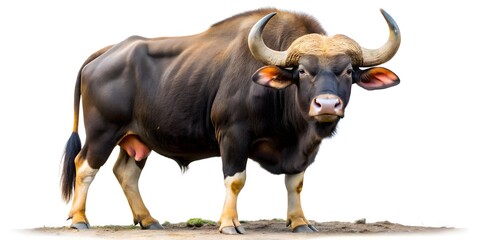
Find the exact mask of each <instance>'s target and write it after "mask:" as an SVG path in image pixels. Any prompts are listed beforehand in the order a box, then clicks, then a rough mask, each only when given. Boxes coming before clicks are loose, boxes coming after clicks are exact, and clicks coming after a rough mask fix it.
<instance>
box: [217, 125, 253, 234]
mask: <svg viewBox="0 0 480 240" xmlns="http://www.w3.org/2000/svg"><path fill="white" fill-rule="evenodd" d="M241 126H242V125H241V124H236V125H234V126H232V127H230V128H225V129H223V131H219V132H220V134H219V143H220V154H221V156H222V165H223V166H222V167H223V177H224V182H225V191H226V195H225V203H224V205H223V211H222V215H221V216H220V221H219V222H220V229H219V230H220V232H221V233H224V234H243V233H245V229H244V228H243V226H242V225H240V221H239V220H238V213H237V198H238V194H239V193H240V191H241V190H242V188H243V186H244V185H245V180H246V176H247V175H246V168H247V159H248V156H247V152H248V137H246V136H245V133H246V132H248V131H245V128H243V127H241Z"/></svg>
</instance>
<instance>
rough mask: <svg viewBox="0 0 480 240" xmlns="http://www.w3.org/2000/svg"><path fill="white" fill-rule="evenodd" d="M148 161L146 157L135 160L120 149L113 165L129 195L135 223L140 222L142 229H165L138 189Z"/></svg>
mask: <svg viewBox="0 0 480 240" xmlns="http://www.w3.org/2000/svg"><path fill="white" fill-rule="evenodd" d="M146 161H147V159H146V158H145V159H143V160H140V161H139V160H135V159H134V157H130V156H129V155H128V154H127V152H126V151H125V150H123V149H120V153H119V155H118V159H117V162H116V163H115V166H114V167H113V173H114V174H115V176H116V177H117V180H118V183H120V186H122V189H123V192H124V193H125V196H126V197H127V200H128V204H129V205H130V208H131V210H132V213H133V221H134V223H135V224H137V223H139V224H140V226H141V227H142V229H163V227H162V225H160V223H159V222H158V221H157V220H156V219H154V218H153V217H152V216H151V215H150V212H149V211H148V209H147V208H146V207H145V204H144V203H143V200H142V197H141V196H140V191H139V189H138V179H139V178H140V174H141V173H142V169H143V167H144V166H145V162H146Z"/></svg>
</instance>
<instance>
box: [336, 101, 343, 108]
mask: <svg viewBox="0 0 480 240" xmlns="http://www.w3.org/2000/svg"><path fill="white" fill-rule="evenodd" d="M339 108H342V101H341V100H340V99H337V102H336V103H335V109H339Z"/></svg>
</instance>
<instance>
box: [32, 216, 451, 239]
mask: <svg viewBox="0 0 480 240" xmlns="http://www.w3.org/2000/svg"><path fill="white" fill-rule="evenodd" d="M241 223H242V225H243V226H244V227H245V230H246V231H247V233H246V234H244V235H241V236H227V235H222V234H220V233H219V232H218V225H216V224H205V225H203V226H191V225H190V226H187V225H188V224H187V223H185V222H182V223H175V224H172V223H164V224H163V226H164V227H165V229H164V230H153V231H147V230H141V229H140V228H139V227H138V226H101V227H92V228H91V229H89V230H75V229H70V228H68V227H62V228H50V227H42V228H36V229H33V230H32V231H30V232H31V233H40V234H47V235H50V236H58V237H69V238H72V237H78V238H83V237H93V236H95V237H99V238H101V239H122V238H137V239H175V240H178V239H190V238H193V237H194V238H195V239H200V240H202V239H212V238H215V239H233V237H234V239H236V240H238V239H253V238H255V239H272V238H274V239H292V234H294V233H292V232H291V230H290V229H289V228H287V227H286V222H285V221H284V220H277V219H274V220H258V221H242V222H241ZM310 223H311V224H312V225H313V226H315V228H317V229H318V232H315V233H308V234H303V233H301V234H302V237H308V238H309V237H319V236H325V235H334V236H335V235H354V236H356V235H363V234H378V233H392V234H394V233H437V232H442V231H448V230H453V229H454V228H448V227H421V226H406V225H402V224H397V223H391V222H389V221H382V222H375V223H367V222H366V221H365V219H360V220H357V221H355V222H353V223H350V222H337V221H333V222H315V221H310Z"/></svg>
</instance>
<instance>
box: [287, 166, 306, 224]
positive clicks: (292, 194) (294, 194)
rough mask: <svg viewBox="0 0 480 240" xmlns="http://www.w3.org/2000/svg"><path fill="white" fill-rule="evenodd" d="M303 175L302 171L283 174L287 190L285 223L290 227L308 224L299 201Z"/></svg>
mask: <svg viewBox="0 0 480 240" xmlns="http://www.w3.org/2000/svg"><path fill="white" fill-rule="evenodd" d="M303 175H304V172H301V173H298V174H294V175H285V186H286V188H287V192H288V210H287V225H289V226H290V227H291V228H296V227H297V226H299V225H305V224H308V220H307V219H306V218H305V216H304V214H303V210H302V204H301V201H300V193H301V192H302V188H303Z"/></svg>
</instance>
